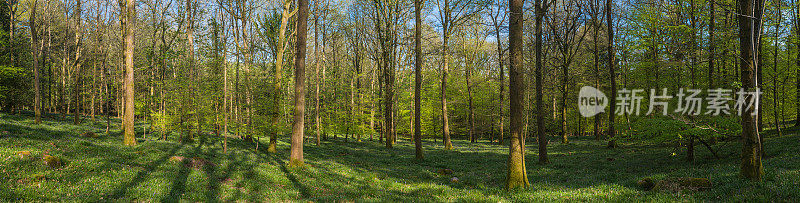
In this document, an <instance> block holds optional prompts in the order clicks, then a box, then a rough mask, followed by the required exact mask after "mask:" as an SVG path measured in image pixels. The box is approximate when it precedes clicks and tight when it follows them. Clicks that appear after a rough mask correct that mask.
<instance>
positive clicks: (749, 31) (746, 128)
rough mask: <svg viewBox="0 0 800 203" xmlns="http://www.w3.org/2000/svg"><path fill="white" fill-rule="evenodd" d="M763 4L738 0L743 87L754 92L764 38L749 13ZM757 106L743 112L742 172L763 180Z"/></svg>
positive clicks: (750, 98) (748, 100)
mask: <svg viewBox="0 0 800 203" xmlns="http://www.w3.org/2000/svg"><path fill="white" fill-rule="evenodd" d="M762 8H763V2H761V1H760V0H738V13H740V14H742V15H738V19H739V48H740V55H741V56H740V57H739V59H740V60H741V64H742V75H741V79H742V88H744V91H748V92H753V91H754V90H755V88H756V83H755V81H754V79H756V78H755V77H754V76H755V75H754V72H755V68H756V64H755V63H756V61H755V60H756V56H755V54H754V53H755V52H756V46H758V45H757V40H758V39H759V38H760V36H759V35H760V33H759V32H758V30H759V28H758V27H756V26H754V25H755V24H756V22H755V21H756V20H759V19H752V18H750V17H748V16H759V15H758V12H760V10H761V9H762ZM755 100H756V98H754V97H753V95H747V96H745V98H744V101H745V103H750V104H755V102H756V101H755ZM753 111H754V109H753V108H744V111H743V112H742V115H741V117H742V154H741V158H742V162H741V171H740V174H741V175H742V176H743V177H744V178H746V179H749V180H753V181H761V177H762V176H763V175H764V167H763V165H762V164H761V152H760V150H761V145H760V140H759V135H758V130H757V129H756V128H757V126H756V125H757V124H756V117H754V113H753Z"/></svg>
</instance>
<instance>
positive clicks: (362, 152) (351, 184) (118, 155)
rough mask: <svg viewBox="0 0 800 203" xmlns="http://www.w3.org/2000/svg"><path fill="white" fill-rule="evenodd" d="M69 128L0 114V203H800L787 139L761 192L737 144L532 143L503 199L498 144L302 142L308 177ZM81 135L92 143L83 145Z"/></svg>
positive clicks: (235, 150)
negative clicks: (649, 186)
mask: <svg viewBox="0 0 800 203" xmlns="http://www.w3.org/2000/svg"><path fill="white" fill-rule="evenodd" d="M67 123H71V122H68V121H64V122H58V121H53V120H48V119H45V121H44V122H43V124H39V125H36V124H33V119H31V118H30V117H23V116H12V115H7V114H0V133H4V134H5V135H4V136H3V138H0V201H56V200H67V201H69V200H80V201H105V200H121V201H179V200H184V201H207V200H220V201H252V202H265V201H275V200H304V201H338V200H344V201H431V202H440V201H469V202H473V201H485V202H498V201H502V202H506V201H598V200H599V201H620V202H621V201H788V202H798V201H800V189H798V188H800V161H798V160H799V159H798V158H800V155H799V154H800V153H798V151H800V146H799V145H800V136H797V135H795V134H794V133H792V134H791V135H789V136H783V137H775V138H768V139H767V140H766V144H765V146H766V153H767V158H766V159H765V160H764V166H765V178H764V181H763V182H759V183H754V182H748V181H744V180H741V179H740V178H738V176H737V173H738V163H739V161H738V160H739V156H738V154H739V153H738V152H739V148H738V143H736V142H722V143H719V144H718V145H716V146H715V147H716V149H717V150H719V153H720V156H721V159H714V158H712V156H711V155H710V154H709V153H708V152H707V151H706V150H705V149H702V148H698V149H697V153H698V154H697V161H695V162H694V163H686V162H685V161H684V157H683V151H682V149H676V148H673V147H663V146H655V145H650V144H641V143H625V142H623V143H621V144H620V147H619V148H617V149H606V148H605V142H602V141H595V140H593V139H590V138H582V137H578V138H572V142H571V143H570V144H566V145H564V144H558V143H556V142H551V144H550V148H549V151H550V154H549V155H550V160H551V164H548V165H540V164H537V153H536V150H535V149H536V146H535V145H536V143H534V142H529V143H528V147H527V149H528V154H527V164H526V165H527V167H528V177H529V179H530V183H531V185H532V186H533V189H528V190H521V191H512V192H507V191H505V190H504V189H503V180H504V178H505V175H506V174H505V164H506V160H507V153H508V149H507V148H506V147H505V146H501V145H496V144H489V143H477V144H473V143H469V142H465V141H460V140H459V141H455V142H454V145H455V146H456V149H455V150H450V151H445V150H443V149H442V148H441V147H440V146H439V145H438V144H437V143H432V142H427V143H425V150H426V151H425V160H424V161H416V160H414V151H413V145H412V144H411V143H410V142H409V141H408V140H403V139H401V140H399V143H398V144H397V146H396V147H395V148H394V149H385V148H384V147H383V145H381V144H379V143H376V142H375V141H369V140H363V141H362V142H349V143H345V142H343V141H342V140H341V139H340V140H330V141H325V142H323V143H322V146H315V145H313V144H306V146H305V158H306V167H304V168H287V167H286V163H285V162H286V158H287V157H288V149H289V146H288V144H287V143H286V142H285V141H287V140H288V138H286V137H283V138H282V139H281V140H282V141H283V142H279V145H278V151H279V153H278V154H268V153H266V145H265V144H266V140H261V142H263V143H261V144H260V146H259V148H258V149H256V147H255V144H252V143H247V142H242V141H240V140H237V139H231V140H230V141H229V149H228V152H227V153H223V149H222V140H221V139H220V138H217V137H213V136H207V138H201V139H197V141H195V142H193V143H187V144H180V143H176V142H172V141H154V140H140V144H139V145H138V146H136V147H126V146H123V145H122V144H121V143H122V139H121V137H120V135H119V132H118V131H113V130H112V131H111V133H108V134H106V133H105V132H104V131H105V123H104V122H99V121H98V122H91V121H89V120H88V119H87V120H86V121H85V122H84V123H85V124H84V125H81V126H73V125H68V124H67ZM3 131H7V132H3ZM87 131H92V132H95V133H96V138H93V137H85V136H83V137H82V136H80V134H82V133H84V132H87ZM140 137H141V136H140ZM528 140H532V139H528ZM20 151H29V152H30V153H31V154H30V155H28V156H26V157H21V156H20V155H19V154H18V152H20ZM44 155H51V156H54V157H59V158H62V159H63V161H64V166H62V167H56V168H52V167H49V166H47V165H44V164H43V163H42V160H41V157H42V156H44ZM177 157H180V158H182V159H180V158H177ZM197 160H202V162H203V163H204V164H195V163H194V162H195V161H197ZM445 169H449V170H445ZM450 170H452V174H450ZM443 172H444V173H443ZM453 177H455V178H456V179H457V181H454V180H455V179H454V178H453ZM647 177H650V178H652V179H655V180H659V179H671V178H681V177H698V178H707V179H709V180H710V181H711V182H712V184H713V186H712V188H711V189H708V190H703V191H694V190H678V191H644V190H642V189H641V188H639V187H638V186H637V181H638V180H641V179H643V178H647Z"/></svg>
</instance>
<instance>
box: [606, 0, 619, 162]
mask: <svg viewBox="0 0 800 203" xmlns="http://www.w3.org/2000/svg"><path fill="white" fill-rule="evenodd" d="M613 3H614V2H613V0H606V26H608V48H606V54H607V55H608V57H606V60H608V61H607V64H606V65H607V66H608V74H609V75H608V77H609V79H611V81H609V85H611V96H612V97H615V96H616V95H617V73H616V65H617V62H616V52H615V51H614V24H613V23H612V22H613V21H612V17H613V16H612V14H613V12H614V9H613V7H612V6H613ZM610 100H611V102H610V105H609V106H611V107H610V109H609V113H608V137H609V138H610V139H609V140H608V147H609V148H614V147H616V146H617V144H616V142H615V141H614V136H615V135H616V133H617V132H616V130H615V129H614V116H615V115H614V114H615V112H616V108H617V100H616V99H610Z"/></svg>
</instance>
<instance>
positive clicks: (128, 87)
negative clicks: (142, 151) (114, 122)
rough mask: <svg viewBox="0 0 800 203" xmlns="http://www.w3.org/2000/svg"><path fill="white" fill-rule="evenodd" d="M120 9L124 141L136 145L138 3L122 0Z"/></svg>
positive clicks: (126, 143)
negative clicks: (134, 78) (134, 67)
mask: <svg viewBox="0 0 800 203" xmlns="http://www.w3.org/2000/svg"><path fill="white" fill-rule="evenodd" d="M119 4H120V9H125V11H124V12H122V13H123V17H122V18H123V20H122V24H123V26H122V33H123V35H124V41H125V46H124V55H125V80H124V83H125V84H124V86H125V109H124V111H125V116H124V117H123V118H122V119H123V120H124V121H123V128H124V129H123V131H124V135H125V136H124V137H125V139H124V143H125V145H128V146H134V145H136V137H135V135H134V130H133V121H134V117H135V116H134V113H133V112H134V109H133V108H134V107H133V100H134V95H133V92H134V90H133V88H134V84H133V47H134V45H133V24H134V22H135V18H136V13H135V12H136V10H135V9H136V5H135V4H134V0H125V1H123V0H120V1H119Z"/></svg>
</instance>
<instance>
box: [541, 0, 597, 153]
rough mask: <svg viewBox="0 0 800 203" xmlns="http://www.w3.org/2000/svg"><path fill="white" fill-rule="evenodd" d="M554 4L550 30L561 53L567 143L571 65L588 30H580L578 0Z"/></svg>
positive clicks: (563, 140)
mask: <svg viewBox="0 0 800 203" xmlns="http://www.w3.org/2000/svg"><path fill="white" fill-rule="evenodd" d="M556 5H557V6H554V7H553V8H554V9H553V12H552V13H551V15H550V18H549V19H551V22H549V23H548V25H550V29H549V30H550V31H551V35H552V36H553V37H552V38H553V39H554V41H555V45H556V49H558V52H559V53H560V55H561V58H560V59H559V60H560V61H559V62H558V63H559V64H560V65H561V71H562V73H563V74H562V75H561V77H562V78H561V109H560V110H561V122H560V123H561V132H560V134H561V143H562V144H566V143H568V142H569V141H568V140H567V97H568V96H567V94H568V91H569V84H570V79H569V77H570V75H569V67H570V65H571V64H572V61H573V59H575V56H576V55H577V54H578V51H580V48H581V44H582V43H583V40H584V39H585V36H586V34H587V33H588V32H580V33H579V29H580V28H581V26H582V25H583V21H582V20H581V19H580V18H581V16H582V14H581V9H582V6H583V5H581V4H580V3H579V2H577V1H567V2H561V3H560V4H556Z"/></svg>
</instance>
